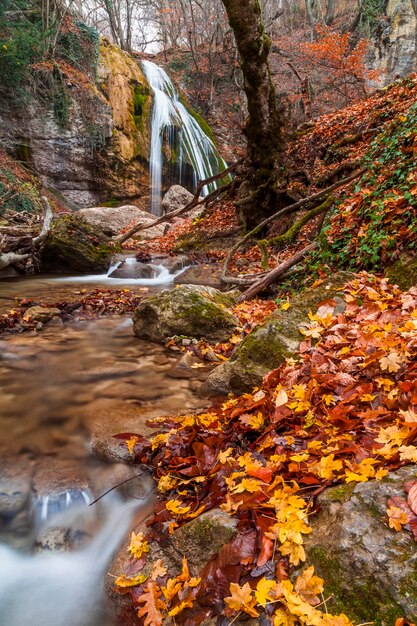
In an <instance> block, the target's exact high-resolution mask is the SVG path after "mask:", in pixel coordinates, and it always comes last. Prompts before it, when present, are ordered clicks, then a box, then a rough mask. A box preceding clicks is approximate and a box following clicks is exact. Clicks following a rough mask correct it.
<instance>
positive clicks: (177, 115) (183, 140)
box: [142, 61, 227, 215]
mask: <svg viewBox="0 0 417 626" xmlns="http://www.w3.org/2000/svg"><path fill="white" fill-rule="evenodd" d="M142 67H143V71H144V72H145V75H146V78H147V80H148V82H149V85H150V86H151V88H152V91H153V94H154V104H153V114H152V135H151V154H150V174H151V187H152V201H151V211H152V213H154V214H155V215H160V212H161V191H162V177H163V166H164V148H166V150H165V152H167V153H168V154H167V156H168V158H167V161H168V164H170V166H171V167H170V169H171V170H174V172H172V171H171V176H170V178H171V180H170V181H169V182H170V183H171V184H173V183H174V182H175V183H178V184H180V185H181V184H184V183H185V182H186V179H187V171H188V172H189V169H190V167H191V176H192V179H193V185H192V187H193V190H195V188H196V186H197V182H198V180H204V179H206V178H209V177H211V176H213V175H214V174H218V173H219V172H221V171H223V170H224V169H226V167H227V165H226V163H225V161H224V160H223V159H222V158H221V156H220V154H219V153H218V151H217V148H216V146H215V145H214V143H213V141H212V140H211V139H210V137H208V135H207V134H206V133H205V132H204V130H203V128H202V127H201V126H200V124H199V123H198V121H197V120H196V119H195V118H194V117H193V116H192V115H191V113H190V112H189V111H188V109H187V108H186V106H184V104H183V103H182V102H181V99H180V96H179V94H178V92H177V90H176V88H175V86H174V84H173V82H172V81H171V79H170V77H169V76H168V74H167V73H166V72H165V70H163V69H162V68H161V67H159V66H158V65H155V63H152V62H151V61H142ZM216 187H217V183H211V184H210V185H208V186H206V187H204V189H203V190H202V195H206V194H207V193H208V192H209V191H211V190H213V189H216Z"/></svg>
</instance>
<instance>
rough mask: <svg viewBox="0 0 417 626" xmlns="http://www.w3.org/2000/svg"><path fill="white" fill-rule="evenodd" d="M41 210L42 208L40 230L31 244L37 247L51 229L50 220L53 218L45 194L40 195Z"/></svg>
mask: <svg viewBox="0 0 417 626" xmlns="http://www.w3.org/2000/svg"><path fill="white" fill-rule="evenodd" d="M41 200H42V205H43V210H44V219H43V225H42V230H41V232H40V233H39V235H38V236H37V237H35V238H34V240H33V242H32V244H33V245H34V246H35V247H39V246H40V245H41V244H42V243H43V242H44V241H45V239H46V238H47V236H48V234H49V231H50V230H51V224H52V220H53V219H54V214H53V211H52V209H51V205H50V204H49V202H48V199H47V198H46V197H45V196H42V197H41Z"/></svg>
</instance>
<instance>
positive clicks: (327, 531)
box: [306, 466, 417, 626]
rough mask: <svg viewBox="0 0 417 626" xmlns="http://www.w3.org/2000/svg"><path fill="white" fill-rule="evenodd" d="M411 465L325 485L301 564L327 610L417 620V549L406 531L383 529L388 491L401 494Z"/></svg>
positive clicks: (383, 624)
mask: <svg viewBox="0 0 417 626" xmlns="http://www.w3.org/2000/svg"><path fill="white" fill-rule="evenodd" d="M408 480H414V481H415V480H416V468H415V466H413V467H404V468H402V469H400V470H398V471H397V472H392V473H391V474H389V475H388V476H387V477H386V479H384V480H383V481H381V482H379V481H372V482H367V483H351V484H349V485H342V486H339V487H334V488H332V489H328V490H326V491H325V492H324V493H323V495H322V496H320V498H319V504H320V507H321V508H320V512H319V513H318V515H316V516H313V517H312V518H311V526H312V527H313V532H312V534H311V535H309V536H308V539H307V540H306V554H307V563H308V564H309V565H314V567H315V569H316V572H317V573H318V575H319V576H322V577H323V578H324V580H325V593H326V597H327V596H330V595H332V597H331V599H330V600H329V603H328V608H329V612H331V613H338V612H345V613H346V614H347V615H349V617H350V619H352V620H353V621H354V622H357V623H361V622H365V621H369V620H372V621H373V622H374V623H375V624H376V625H377V626H391V624H393V623H394V622H395V620H396V618H398V617H406V618H407V619H408V620H410V621H411V622H415V621H416V619H417V586H416V580H417V548H416V542H415V539H414V538H413V536H412V535H411V533H409V532H407V531H405V530H404V531H400V532H397V531H395V530H392V529H391V528H389V526H388V523H387V516H386V509H387V500H388V499H389V498H390V497H392V496H394V495H395V496H401V497H403V498H404V497H406V495H405V492H404V490H403V485H404V482H406V481H408Z"/></svg>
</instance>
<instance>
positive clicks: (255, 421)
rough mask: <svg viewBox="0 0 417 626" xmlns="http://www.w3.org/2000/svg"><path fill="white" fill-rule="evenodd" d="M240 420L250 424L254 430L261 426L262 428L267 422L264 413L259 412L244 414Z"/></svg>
mask: <svg viewBox="0 0 417 626" xmlns="http://www.w3.org/2000/svg"><path fill="white" fill-rule="evenodd" d="M240 421H241V422H242V424H244V425H245V426H249V427H250V428H253V430H259V429H260V428H262V426H263V425H264V423H265V419H264V416H263V415H262V413H257V415H249V416H243V415H242V417H241V418H240Z"/></svg>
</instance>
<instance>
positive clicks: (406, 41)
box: [370, 0, 417, 85]
mask: <svg viewBox="0 0 417 626" xmlns="http://www.w3.org/2000/svg"><path fill="white" fill-rule="evenodd" d="M370 28H371V33H372V35H371V41H372V45H371V53H370V62H371V65H372V66H373V67H375V68H376V69H377V70H379V72H380V79H379V82H380V84H382V85H388V84H390V83H392V82H393V81H395V80H396V79H398V78H402V77H403V76H406V75H407V74H411V73H412V72H415V71H416V70H417V1H416V0H387V1H386V2H385V6H384V9H383V12H382V13H381V14H379V15H378V16H376V17H372V19H371V22H370Z"/></svg>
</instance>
